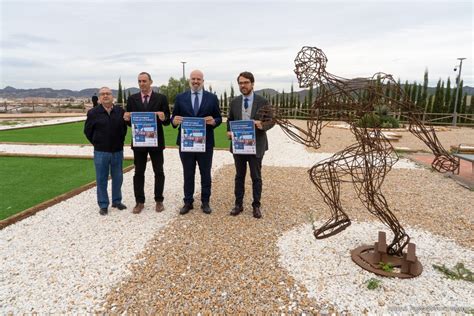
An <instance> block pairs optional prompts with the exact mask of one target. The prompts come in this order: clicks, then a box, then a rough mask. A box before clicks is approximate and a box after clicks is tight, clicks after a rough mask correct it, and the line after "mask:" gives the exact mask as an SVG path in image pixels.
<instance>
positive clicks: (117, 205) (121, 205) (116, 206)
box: [112, 203, 127, 211]
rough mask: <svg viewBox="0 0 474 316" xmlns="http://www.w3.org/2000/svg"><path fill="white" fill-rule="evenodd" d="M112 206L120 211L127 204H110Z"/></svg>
mask: <svg viewBox="0 0 474 316" xmlns="http://www.w3.org/2000/svg"><path fill="white" fill-rule="evenodd" d="M112 207H115V208H118V209H119V210H121V211H122V210H124V209H126V208H127V206H125V204H122V203H117V204H112Z"/></svg>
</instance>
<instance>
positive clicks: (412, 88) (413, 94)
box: [410, 81, 418, 103]
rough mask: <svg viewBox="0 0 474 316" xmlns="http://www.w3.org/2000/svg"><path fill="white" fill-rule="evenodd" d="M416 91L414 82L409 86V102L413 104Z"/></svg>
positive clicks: (416, 85) (416, 87)
mask: <svg viewBox="0 0 474 316" xmlns="http://www.w3.org/2000/svg"><path fill="white" fill-rule="evenodd" d="M417 90H418V84H417V83H416V81H414V82H413V84H412V85H411V91H410V100H411V102H413V103H415V102H416V93H417Z"/></svg>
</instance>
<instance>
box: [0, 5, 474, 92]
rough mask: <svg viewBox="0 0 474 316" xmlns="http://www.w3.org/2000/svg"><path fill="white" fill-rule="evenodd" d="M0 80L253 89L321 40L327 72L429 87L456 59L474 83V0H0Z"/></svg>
mask: <svg viewBox="0 0 474 316" xmlns="http://www.w3.org/2000/svg"><path fill="white" fill-rule="evenodd" d="M0 4H1V7H0V11H1V22H0V23H1V25H0V28H1V31H0V32H1V38H0V41H1V52H0V60H1V64H0V67H1V68H0V72H1V73H0V87H1V88H4V87H6V86H13V87H15V88H40V87H50V88H55V89H62V88H65V89H72V90H80V89H85V88H96V87H101V86H110V87H112V88H114V89H116V88H117V81H118V78H119V77H121V78H122V83H123V85H124V86H125V87H136V86H137V83H136V78H137V74H138V73H139V72H141V71H148V72H150V73H151V75H152V77H153V80H154V85H157V86H159V85H161V84H163V83H167V81H168V79H169V77H175V78H178V77H181V76H182V64H181V63H180V62H181V61H186V62H187V63H186V66H185V67H186V76H188V75H189V72H190V71H191V70H193V69H201V70H202V71H203V72H204V79H205V84H206V88H207V87H208V86H209V84H210V85H212V87H213V89H214V90H215V91H217V92H218V93H222V92H223V91H224V89H227V91H229V87H230V85H231V83H233V85H234V87H235V88H237V85H236V84H235V80H236V76H237V75H238V73H239V72H241V71H245V70H248V71H251V72H253V73H254V75H255V77H256V89H261V88H274V89H277V90H280V91H281V89H285V91H288V90H289V88H290V86H291V84H292V83H294V85H295V90H298V89H296V88H297V86H298V83H297V80H296V77H295V75H294V73H293V68H294V65H293V60H294V58H295V57H296V54H297V53H298V51H299V50H300V49H301V47H302V46H305V45H307V46H316V47H319V48H321V49H322V50H323V51H324V52H325V54H326V56H327V57H328V60H329V61H328V64H327V70H328V71H329V72H331V73H332V74H335V75H338V76H342V77H346V78H352V77H368V76H372V74H374V73H375V72H379V71H382V72H386V73H390V74H392V75H393V76H394V78H400V79H401V80H402V81H405V80H409V81H410V82H411V81H413V80H417V81H421V80H423V73H424V70H425V69H426V68H427V69H428V71H429V76H430V85H431V86H434V85H436V82H437V80H438V79H439V78H442V79H443V80H446V79H447V77H448V76H450V77H451V80H452V81H454V78H455V76H456V75H457V73H455V72H454V71H453V68H454V67H455V65H456V64H457V63H458V61H457V58H458V57H466V58H467V59H466V60H465V61H464V62H463V69H462V77H463V79H464V83H465V85H470V86H474V77H473V66H472V65H473V43H474V38H473V5H472V3H471V1H456V0H446V1H436V0H435V1H421V0H410V1H405V0H398V1H384V0H379V1H375V0H370V1H348V0H346V1H290V0H288V1H259V0H253V1H224V0H221V1H207V2H206V1H192V2H189V1H186V2H184V1H174V2H165V1H153V2H152V1H140V2H132V1H117V0H115V1H110V0H108V1H100V0H95V1H88V0H83V1H44V0H34V1H32V0H30V1H5V0H0Z"/></svg>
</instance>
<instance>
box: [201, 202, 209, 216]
mask: <svg viewBox="0 0 474 316" xmlns="http://www.w3.org/2000/svg"><path fill="white" fill-rule="evenodd" d="M201 209H202V211H203V212H204V213H206V214H211V213H212V208H211V207H210V206H209V203H202V205H201Z"/></svg>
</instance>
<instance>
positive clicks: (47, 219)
mask: <svg viewBox="0 0 474 316" xmlns="http://www.w3.org/2000/svg"><path fill="white" fill-rule="evenodd" d="M334 130H336V129H334ZM53 147H54V146H53ZM67 147H69V146H67ZM71 147H72V146H71ZM270 147H271V150H270V151H269V152H268V154H267V155H266V156H265V158H264V165H265V166H264V168H263V179H264V194H263V199H262V203H263V216H264V217H263V218H262V219H261V220H256V219H254V218H253V217H252V216H251V207H250V202H251V201H250V198H249V196H246V203H245V208H246V210H245V211H244V213H242V214H241V215H239V216H238V217H235V218H234V217H231V216H229V215H228V212H229V211H230V209H231V207H232V204H233V176H234V168H233V165H232V156H231V155H230V154H229V153H228V152H227V151H215V155H214V161H213V172H214V176H213V195H212V197H211V206H212V207H213V208H214V212H213V213H212V214H211V215H205V214H203V213H202V212H201V211H200V210H199V209H198V207H199V204H197V205H195V206H196V207H197V209H195V210H193V211H191V213H190V214H187V215H185V216H177V215H176V214H177V208H178V207H180V206H181V203H182V202H181V197H182V174H181V172H182V171H181V164H180V161H179V157H178V153H177V151H176V150H175V149H167V150H166V151H165V173H166V176H167V178H166V186H165V207H166V211H165V212H163V213H160V214H157V213H155V212H153V210H152V207H153V204H152V203H147V204H146V209H145V211H144V213H142V214H140V215H138V216H134V215H133V214H131V213H130V209H131V208H132V207H133V204H134V199H133V190H132V176H133V172H130V173H127V174H126V175H125V179H124V186H123V188H124V190H123V191H124V202H125V203H126V204H127V205H128V206H129V210H127V211H122V212H119V211H116V210H113V211H112V212H111V214H110V215H109V216H107V217H105V218H104V217H100V216H99V214H98V208H97V205H96V198H95V189H91V190H89V191H86V192H83V193H82V194H80V195H78V196H76V197H74V198H72V199H69V200H67V201H64V202H62V203H60V204H57V205H55V206H53V207H51V208H49V209H47V210H44V211H42V212H39V213H37V215H35V216H32V217H29V218H27V219H25V220H23V221H21V222H19V223H17V224H15V225H12V226H9V227H7V228H5V229H3V230H2V231H0V266H1V267H2V269H1V270H0V314H1V313H6V312H9V311H12V312H15V313H19V312H33V311H35V312H42V313H46V312H48V313H49V312H86V311H89V312H91V311H115V312H120V311H122V312H123V311H126V310H127V311H129V312H131V311H138V310H140V311H148V312H150V311H153V310H157V311H160V312H174V313H177V312H180V311H182V312H187V313H197V312H215V313H236V312H241V313H245V312H251V313H259V312H260V313H263V312H267V313H269V312H278V313H301V312H303V311H305V312H309V313H312V312H315V311H318V310H326V309H327V308H329V310H331V309H333V308H334V309H336V310H339V311H340V310H343V309H344V306H342V305H340V302H339V300H337V299H335V298H334V297H343V298H347V299H344V302H346V303H345V304H347V306H359V305H361V304H362V303H361V302H365V301H367V300H369V299H371V297H372V296H373V293H372V292H370V293H365V292H362V293H360V295H359V293H358V295H351V296H348V295H347V293H348V292H347V290H346V288H345V287H344V284H340V283H338V284H339V285H340V286H339V287H337V288H333V289H332V290H331V293H329V294H327V295H325V296H324V297H317V296H315V294H314V289H313V288H312V287H311V286H309V285H308V284H307V283H306V282H304V281H302V280H301V279H300V274H299V272H298V271H299V270H298V269H297V266H298V262H299V261H301V258H298V257H296V259H295V262H293V263H292V264H285V263H284V262H288V260H290V262H291V260H292V259H291V258H292V257H291V255H292V253H293V252H294V251H295V250H294V249H295V248H291V247H295V246H294V244H295V243H296V244H299V242H298V239H297V238H300V239H301V238H303V239H304V238H310V239H311V238H312V237H308V236H307V235H308V232H307V231H304V229H303V230H302V227H304V226H302V225H305V224H307V223H308V220H309V215H308V211H309V210H312V213H313V217H314V218H315V219H316V220H323V219H325V218H326V216H327V209H326V206H325V205H324V203H323V202H322V201H321V197H320V195H319V194H318V193H317V192H316V190H315V188H314V186H313V185H312V184H311V182H310V181H309V179H308V174H307V169H308V168H309V167H310V166H312V165H313V164H314V163H315V162H316V161H318V160H321V159H324V158H326V157H327V156H328V155H329V154H317V153H314V152H313V153H310V152H307V151H306V150H305V149H304V148H303V147H301V146H299V145H296V144H292V143H290V142H289V141H288V140H287V138H286V137H284V136H283V135H282V132H281V130H279V129H278V128H274V129H272V130H271V133H270ZM340 149H343V145H342V144H341V145H340V148H338V149H337V150H340ZM90 150H92V149H90ZM328 152H329V150H328ZM275 165H277V166H279V167H275ZM290 166H292V167H290ZM150 167H151V166H149V167H148V169H147V185H146V190H147V191H146V194H147V197H149V198H150V197H151V196H152V193H151V192H152V184H151V180H152V176H151V168H150ZM398 167H399V168H400V169H396V170H392V172H391V173H389V175H388V176H387V179H386V183H385V184H384V187H383V188H384V192H385V194H386V197H387V200H388V202H389V205H391V207H392V209H393V210H394V212H395V214H396V215H397V216H398V217H399V218H400V219H401V220H400V221H401V222H402V223H403V224H404V225H410V227H413V236H419V235H417V234H423V233H425V235H423V236H428V237H427V239H428V240H430V238H432V239H433V240H434V241H435V242H437V241H445V240H446V239H448V238H450V239H452V240H453V242H455V243H456V244H457V246H456V247H465V248H466V249H468V250H469V251H472V248H473V245H474V240H473V236H472V235H473V234H472V227H473V226H472V225H473V220H472V218H473V216H472V215H473V212H474V210H473V207H472V201H473V198H474V192H472V191H468V190H466V189H464V188H462V187H460V186H458V185H457V184H456V183H455V182H454V181H452V180H451V179H448V178H445V177H443V176H441V175H439V174H437V173H432V172H429V171H427V170H426V169H416V166H415V165H414V164H413V163H410V162H408V161H402V162H399V165H398ZM197 178H199V177H197ZM196 180H197V181H199V180H198V179H196ZM247 180H248V181H247V185H246V192H251V184H250V180H249V179H247ZM197 187H199V185H197ZM293 187H294V188H298V189H297V190H291V191H290V190H289V189H291V188H293ZM342 189H343V191H342V194H341V197H342V202H343V205H346V206H347V212H348V214H349V215H350V216H351V218H353V219H355V220H359V221H362V222H367V221H369V222H373V221H374V218H373V217H372V216H370V215H369V214H368V213H367V212H366V211H365V210H364V209H363V207H362V205H361V204H360V203H359V202H358V201H357V198H356V195H355V193H354V190H353V188H352V186H351V185H350V184H344V185H343V187H342ZM446 192H449V195H448V194H446ZM149 200H150V199H149ZM427 214H429V215H427ZM448 219H450V220H448ZM375 224H378V222H375ZM356 226H357V225H354V227H356ZM295 229H299V230H300V233H299V234H295V233H293V232H294V230H295ZM371 229H373V231H374V233H375V234H376V230H377V229H378V228H375V227H374V228H371ZM287 232H288V233H287ZM428 232H429V233H431V234H433V235H435V236H431V235H430V234H429V233H428ZM408 233H409V234H412V231H411V228H410V230H408ZM292 234H293V235H295V236H299V237H297V238H296V237H295V238H296V239H295V240H296V241H295V242H293V244H292V241H291V238H289V237H288V236H290V237H291V235H292ZM344 234H345V233H341V234H340V235H341V236H344ZM374 236H375V235H374ZM368 238H369V241H370V240H372V238H370V236H368ZM416 238H419V237H416ZM279 240H280V243H279ZM281 240H285V243H287V245H288V248H287V249H289V250H288V251H282V250H281V247H280V246H279V245H280V244H281ZM346 240H347V242H342V241H339V240H337V241H336V240H335V239H331V238H330V239H327V242H332V244H333V247H335V246H337V251H338V253H341V254H343V255H344V254H346V253H348V251H349V250H350V249H351V248H353V247H352V244H351V242H353V240H352V239H351V240H348V238H346ZM415 242H416V240H415ZM420 244H421V245H423V244H424V241H423V240H421V241H420ZM291 245H293V246H291ZM426 245H428V246H427V247H431V246H430V245H431V244H430V243H426ZM308 247H309V248H307V247H304V248H303V249H304V251H305V252H306V251H307V252H308V253H309V252H311V251H313V248H311V247H312V246H311V245H310V246H308ZM419 247H420V245H419V246H418V249H419ZM433 249H434V248H433ZM453 249H455V250H456V251H453ZM458 249H461V250H460V251H465V250H463V249H462V248H449V247H444V249H441V251H444V252H442V253H436V256H438V257H437V258H446V260H441V263H448V265H450V264H451V261H449V260H448V258H461V259H462V260H464V258H467V259H470V260H467V259H466V261H465V263H466V264H468V267H469V268H471V270H472V269H473V267H472V266H469V262H473V260H472V259H474V258H472V252H464V253H463V254H462V255H461V254H459V253H458V252H457V250H458ZM419 251H420V253H423V251H428V253H429V251H432V250H431V248H429V249H426V250H425V249H424V250H421V249H419ZM466 256H467V257H466ZM288 258H290V259H288ZM433 258H434V257H433ZM312 259H316V260H317V261H319V263H318V264H322V265H327V260H325V259H323V257H322V256H314V258H312ZM433 263H435V262H433ZM423 264H424V265H425V269H426V267H428V266H430V264H431V263H430V262H423ZM292 267H294V268H292ZM347 269H348V272H349V273H350V274H351V275H357V274H358V273H360V269H359V268H358V267H357V266H356V265H354V264H353V265H348V268H347ZM308 270H310V271H309V273H312V272H314V273H317V271H318V269H314V267H313V266H312V265H311V266H310V268H309V269H308ZM328 271H330V270H328ZM327 277H328V276H326V278H327ZM329 277H330V276H329ZM306 278H307V279H308V280H309V282H314V283H318V278H319V276H318V274H310V275H309V276H308V277H306ZM427 279H428V280H429V281H427V282H423V283H421V284H419V285H418V284H417V285H416V288H417V290H419V292H420V293H424V292H426V291H428V290H429V289H430V288H434V287H440V286H441V285H442V284H446V283H448V284H449V286H450V287H451V288H453V289H454V290H455V291H456V289H457V287H456V283H455V282H454V281H446V280H444V279H442V278H441V277H440V276H439V275H435V274H432V273H430V274H427ZM384 280H385V279H384ZM360 281H361V282H362V280H360ZM450 282H453V283H452V284H451V283H450ZM458 282H459V281H458ZM384 284H385V281H384ZM387 284H388V283H387ZM443 286H444V285H443ZM390 287H391V286H389V288H390ZM441 288H442V287H441ZM384 291H385V288H384ZM470 293H471V297H473V295H472V288H471V292H470ZM385 294H386V293H385V292H384V295H385ZM383 297H384V298H386V300H385V301H384V304H385V305H384V306H385V307H387V306H391V305H393V304H396V301H393V300H391V298H392V297H391V296H390V295H385V296H383ZM425 301H426V304H429V305H435V304H436V303H437V301H435V300H434V296H429V295H427V296H426V298H425ZM371 308H372V307H371ZM374 308H375V309H374V312H375V311H379V310H383V309H379V308H383V306H382V307H380V306H379V307H374ZM370 310H371V311H372V309H370Z"/></svg>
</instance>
